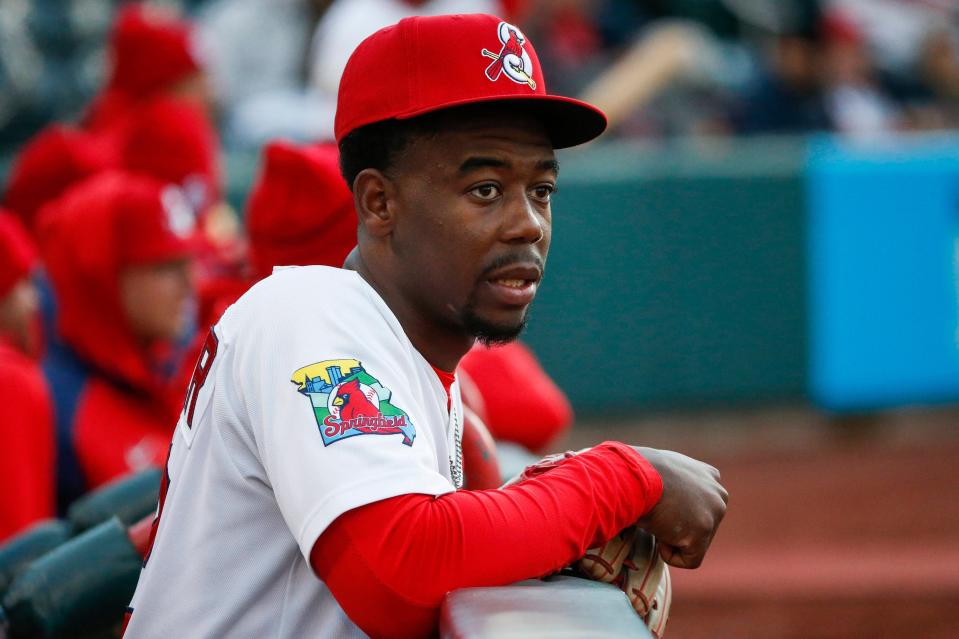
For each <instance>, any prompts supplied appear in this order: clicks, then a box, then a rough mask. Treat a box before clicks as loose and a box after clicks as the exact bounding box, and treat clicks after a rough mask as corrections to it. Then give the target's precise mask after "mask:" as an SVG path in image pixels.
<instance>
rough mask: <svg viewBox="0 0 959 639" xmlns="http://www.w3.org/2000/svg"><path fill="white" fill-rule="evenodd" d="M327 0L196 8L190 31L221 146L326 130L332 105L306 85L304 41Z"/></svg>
mask: <svg viewBox="0 0 959 639" xmlns="http://www.w3.org/2000/svg"><path fill="white" fill-rule="evenodd" d="M330 2H331V0H211V1H210V2H207V3H206V4H205V5H204V6H203V7H202V8H201V10H200V12H199V13H198V15H197V18H196V19H197V32H198V36H199V38H200V41H201V43H202V49H203V51H204V52H205V54H206V58H205V60H206V63H207V67H208V70H209V74H210V82H211V86H212V90H213V93H214V96H215V98H216V103H217V106H218V108H219V109H220V110H221V112H222V115H223V124H224V138H225V140H226V143H227V144H228V145H231V146H239V147H253V146H259V145H261V144H263V143H265V142H266V141H268V140H270V139H273V138H280V137H282V138H293V139H296V140H299V141H310V140H318V139H329V138H331V137H332V121H333V113H332V109H333V104H332V103H331V102H330V101H329V100H328V99H326V98H325V96H323V95H320V94H317V93H316V92H314V91H311V90H309V89H308V88H307V79H308V77H309V72H308V65H309V50H310V41H311V39H312V36H313V31H314V29H315V27H316V23H317V21H318V20H319V19H320V17H321V16H322V15H323V13H324V12H325V11H326V9H327V7H328V6H329V4H330ZM251 42H255V43H256V46H250V43H251Z"/></svg>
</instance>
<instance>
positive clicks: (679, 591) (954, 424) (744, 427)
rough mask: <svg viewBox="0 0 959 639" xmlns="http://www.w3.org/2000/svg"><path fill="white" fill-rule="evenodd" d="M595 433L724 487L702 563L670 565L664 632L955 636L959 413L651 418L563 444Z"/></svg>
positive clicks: (683, 637)
mask: <svg viewBox="0 0 959 639" xmlns="http://www.w3.org/2000/svg"><path fill="white" fill-rule="evenodd" d="M591 436H592V437H591ZM597 436H602V437H603V438H616V439H624V440H626V441H631V442H636V443H645V444H649V445H654V446H659V447H667V448H673V449H676V450H681V451H683V452H689V453H690V454H693V455H695V456H697V457H701V458H704V459H707V460H708V461H710V462H711V463H714V464H715V465H716V466H717V467H718V468H720V470H721V471H722V473H723V480H724V483H725V484H726V485H727V487H728V488H729V490H730V495H731V501H730V506H729V511H728V514H727V518H726V521H725V522H724V524H723V527H722V529H721V530H720V533H719V535H718V537H717V539H716V540H715V542H714V544H713V547H712V549H711V551H710V555H709V557H707V560H706V563H705V564H704V565H703V567H702V568H701V569H699V570H697V571H682V570H675V571H674V572H673V574H674V581H675V597H674V600H673V609H672V619H671V621H670V627H669V632H668V634H667V636H668V637H669V639H692V638H695V639H699V638H703V639H705V638H706V637H710V638H716V637H722V638H725V637H734V638H738V637H747V638H751V637H804V638H806V637H822V638H826V637H829V638H840V637H843V638H845V637H923V638H938V637H942V638H946V637H950V638H952V637H959V412H957V411H954V410H940V411H926V412H909V413H898V414H889V415H883V416H881V417H878V418H874V419H863V420H856V421H849V420H846V421H844V422H841V423H837V422H834V421H830V420H827V419H825V418H824V417H822V416H819V415H816V414H812V413H809V412H806V411H802V410H795V411H756V412H751V413H745V414H739V415H735V414H727V415H721V416H716V415H712V416H710V415H699V416H673V417H657V418H655V419H650V420H643V421H642V422H639V423H634V424H618V425H616V426H604V427H601V428H599V429H598V430H594V429H591V428H589V427H583V428H580V429H579V430H578V431H577V433H576V434H575V436H574V437H571V440H572V441H571V442H569V443H570V444H571V445H577V446H578V445H587V444H588V443H590V441H589V440H590V439H592V440H593V441H595V439H596V437H597Z"/></svg>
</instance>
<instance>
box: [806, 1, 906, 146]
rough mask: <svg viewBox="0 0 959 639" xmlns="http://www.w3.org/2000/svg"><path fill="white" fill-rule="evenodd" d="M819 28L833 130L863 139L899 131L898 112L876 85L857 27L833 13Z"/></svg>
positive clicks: (879, 85)
mask: <svg viewBox="0 0 959 639" xmlns="http://www.w3.org/2000/svg"><path fill="white" fill-rule="evenodd" d="M819 28H820V30H821V31H822V38H823V53H822V55H823V65H822V66H823V71H822V72H823V84H824V91H825V96H824V97H825V105H826V112H827V114H828V117H829V121H830V125H831V127H832V129H833V130H835V131H838V132H840V133H843V134H845V135H850V136H856V137H864V136H875V135H881V134H888V133H891V132H892V131H894V130H895V129H896V128H898V127H899V115H898V109H897V108H896V105H895V104H893V102H892V100H891V99H890V98H889V97H888V96H887V95H886V93H885V91H884V89H883V87H882V86H881V84H880V83H879V78H878V73H877V69H876V65H875V62H874V59H873V57H872V54H871V52H870V51H869V48H868V47H867V43H866V40H865V37H864V36H863V33H862V31H861V30H860V29H859V27H858V26H857V25H856V23H855V22H854V21H853V20H852V18H850V17H849V16H847V15H846V14H844V13H842V12H841V11H839V10H838V9H832V10H830V11H828V12H827V13H826V14H825V16H823V18H822V22H821V23H820V27H819Z"/></svg>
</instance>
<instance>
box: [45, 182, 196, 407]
mask: <svg viewBox="0 0 959 639" xmlns="http://www.w3.org/2000/svg"><path fill="white" fill-rule="evenodd" d="M39 224H40V228H39V230H40V246H41V252H42V254H43V258H44V261H45V263H46V267H47V272H48V274H49V276H50V280H51V282H52V284H53V288H54V290H55V292H56V296H57V303H58V318H57V329H58V331H59V333H60V336H61V337H62V338H63V340H64V341H65V342H66V343H67V344H69V345H70V346H71V347H72V348H73V349H74V350H75V351H76V352H77V353H78V354H79V355H80V356H81V357H82V358H83V359H85V360H86V361H87V362H89V363H90V364H92V365H93V366H94V367H95V368H97V369H98V370H99V371H101V372H103V373H105V374H107V375H108V376H110V377H112V378H114V379H116V380H119V381H122V382H123V383H125V384H128V385H130V386H133V387H135V388H138V389H140V390H145V391H154V390H157V389H158V388H159V386H160V385H161V384H162V383H163V382H162V376H161V375H159V374H158V373H157V372H156V370H155V368H154V365H153V364H154V363H155V362H157V360H158V356H157V354H158V353H159V352H162V351H164V350H166V351H167V352H168V351H169V348H170V344H162V343H161V344H154V345H151V346H150V347H147V346H145V345H143V344H142V343H141V342H140V341H139V340H137V339H136V337H135V336H134V334H133V333H132V331H131V329H130V327H129V325H128V322H127V320H126V317H125V314H124V313H123V311H122V307H121V303H120V288H119V274H120V272H121V270H122V269H123V268H124V267H126V266H130V265H133V264H144V263H149V262H156V261H162V260H165V259H172V258H175V257H178V256H185V255H187V254H188V253H189V252H190V244H189V242H188V240H187V239H186V238H188V237H189V235H190V234H191V233H192V230H193V229H192V224H193V216H192V215H191V213H190V211H189V208H188V205H187V204H186V202H185V201H184V200H183V197H182V194H180V193H179V191H178V190H177V189H176V187H173V186H166V185H164V184H163V183H161V182H158V181H155V180H153V179H150V178H147V177H143V176H136V175H131V174H128V173H123V172H119V171H116V172H108V173H104V174H101V175H98V176H95V177H92V178H90V179H88V180H86V181H85V182H82V183H80V184H78V185H77V186H76V187H74V188H73V189H71V190H70V191H68V192H67V193H66V194H65V195H64V196H63V197H62V198H60V199H58V200H56V201H55V202H53V203H51V204H50V205H48V206H47V207H46V208H45V209H44V210H43V211H42V212H41V219H40V221H39Z"/></svg>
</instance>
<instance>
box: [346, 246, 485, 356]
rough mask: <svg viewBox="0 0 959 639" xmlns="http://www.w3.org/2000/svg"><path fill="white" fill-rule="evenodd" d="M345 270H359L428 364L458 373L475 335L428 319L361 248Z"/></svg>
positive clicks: (356, 250)
mask: <svg viewBox="0 0 959 639" xmlns="http://www.w3.org/2000/svg"><path fill="white" fill-rule="evenodd" d="M343 268H345V269H348V270H351V271H356V272H357V273H358V274H359V276H360V277H362V278H363V279H364V280H366V283H367V284H369V285H370V286H372V287H373V290H375V291H376V292H377V293H378V294H379V296H380V297H381V298H383V301H384V302H386V305H387V306H388V307H389V309H390V310H391V311H393V315H395V316H396V319H397V320H399V323H400V326H402V327H403V332H404V333H406V336H407V337H408V338H409V340H410V342H412V344H413V346H414V347H415V348H416V350H418V351H419V352H420V355H422V356H423V358H424V359H425V360H426V361H427V362H429V363H430V364H431V365H432V366H434V367H436V368H438V369H440V370H443V371H447V372H453V371H455V370H456V366H457V365H458V364H459V361H460V359H461V358H462V357H463V355H465V354H466V352H467V351H468V350H469V349H470V348H471V347H472V346H473V342H474V338H473V337H472V336H470V335H468V334H465V333H464V332H462V331H457V330H454V329H451V327H449V326H445V325H442V324H439V323H437V322H436V321H435V320H431V319H430V318H428V317H425V316H424V315H423V313H421V312H419V310H418V309H417V308H416V307H415V306H414V305H413V304H412V302H411V300H410V299H409V297H408V296H406V295H404V294H403V292H402V291H401V290H400V289H399V288H398V287H397V286H396V285H395V284H393V283H392V282H390V281H389V279H388V278H386V277H382V276H381V275H380V274H379V273H378V272H377V270H376V269H375V268H371V267H370V265H369V263H368V262H367V261H366V260H364V259H363V257H362V255H361V254H360V251H359V248H354V249H353V252H352V253H350V255H349V257H347V258H346V262H345V263H344V264H343Z"/></svg>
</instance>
